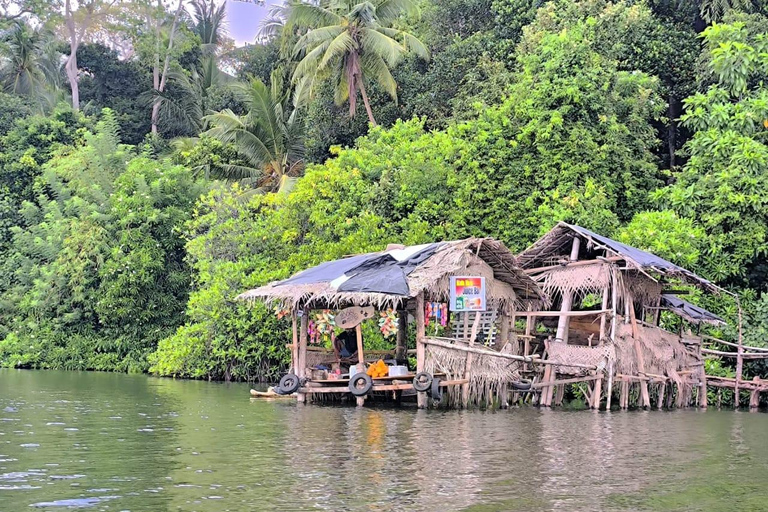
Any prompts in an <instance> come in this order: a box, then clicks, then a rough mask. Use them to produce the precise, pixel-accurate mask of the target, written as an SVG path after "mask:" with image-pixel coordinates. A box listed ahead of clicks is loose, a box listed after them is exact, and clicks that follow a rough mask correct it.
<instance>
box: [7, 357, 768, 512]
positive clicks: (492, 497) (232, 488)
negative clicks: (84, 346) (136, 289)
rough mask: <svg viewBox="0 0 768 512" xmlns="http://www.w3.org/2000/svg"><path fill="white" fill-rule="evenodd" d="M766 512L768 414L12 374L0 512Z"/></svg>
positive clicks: (72, 374)
mask: <svg viewBox="0 0 768 512" xmlns="http://www.w3.org/2000/svg"><path fill="white" fill-rule="evenodd" d="M35 509H42V510H51V511H54V510H78V509H82V510H110V511H123V510H129V511H175V510H189V511H193V510H196V511H251V510H258V511H260V510H280V511H283V510H329V511H347V510H349V511H357V510H359V511H401V510H424V511H452V510H467V511H497V510H509V511H534V512H536V511H545V510H547V511H548V510H553V511H555V510H557V511H560V510H563V511H601V510H605V511H646V510H647V511H766V510H768V415H766V414H762V413H747V412H733V411H716V410H710V411H707V412H700V411H695V410H683V411H674V412H659V411H653V412H623V413H616V412H614V413H605V412H601V413H595V412H589V411H581V412H569V411H546V410H537V409H534V408H527V409H518V410H509V411H499V412H482V411H470V412H461V411H448V412H446V411H418V410H415V409H412V408H403V409H390V408H370V407H368V408H362V409H356V408H354V407H346V406H345V407H333V406H313V405H309V406H299V405H297V404H296V403H294V402H293V401H251V400H249V396H248V386H247V385H244V384H230V385H226V384H218V383H207V382H191V381H174V380H170V379H157V378H152V377H146V376H143V375H120V374H106V373H75V372H42V371H40V372H38V371H11V370H2V371H0V511H29V510H35Z"/></svg>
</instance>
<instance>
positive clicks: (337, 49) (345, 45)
mask: <svg viewBox="0 0 768 512" xmlns="http://www.w3.org/2000/svg"><path fill="white" fill-rule="evenodd" d="M357 49H358V48H357V44H356V43H355V40H354V39H352V37H351V36H350V35H349V32H347V31H346V30H345V31H344V32H342V33H341V34H339V35H338V36H336V38H334V40H333V41H331V42H330V44H329V45H328V48H327V49H326V50H325V53H324V54H323V58H322V59H321V60H320V62H318V63H317V69H318V70H322V69H325V68H326V67H327V66H328V63H329V62H331V61H332V60H334V59H337V58H339V57H342V56H343V55H344V54H346V53H347V52H352V51H356V50H357Z"/></svg>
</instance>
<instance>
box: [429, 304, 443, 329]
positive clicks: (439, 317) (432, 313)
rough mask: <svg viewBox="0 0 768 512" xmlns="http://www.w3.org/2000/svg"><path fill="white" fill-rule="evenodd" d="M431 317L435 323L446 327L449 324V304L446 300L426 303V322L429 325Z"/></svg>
mask: <svg viewBox="0 0 768 512" xmlns="http://www.w3.org/2000/svg"><path fill="white" fill-rule="evenodd" d="M430 318H434V319H435V324H436V326H437V325H441V326H443V327H445V326H446V325H448V304H446V303H445V302H427V303H426V304H425V305H424V323H425V324H426V325H427V326H429V322H430Z"/></svg>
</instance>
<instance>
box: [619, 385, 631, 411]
mask: <svg viewBox="0 0 768 512" xmlns="http://www.w3.org/2000/svg"><path fill="white" fill-rule="evenodd" d="M619 403H620V405H621V408H622V409H627V408H628V407H629V382H627V381H626V379H621V393H620V394H619Z"/></svg>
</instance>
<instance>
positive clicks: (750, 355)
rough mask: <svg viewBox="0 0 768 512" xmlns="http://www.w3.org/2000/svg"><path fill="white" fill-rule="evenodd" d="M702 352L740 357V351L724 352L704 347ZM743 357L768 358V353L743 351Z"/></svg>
mask: <svg viewBox="0 0 768 512" xmlns="http://www.w3.org/2000/svg"><path fill="white" fill-rule="evenodd" d="M701 353H702V354H709V355H712V356H721V357H739V354H738V352H723V351H721V350H712V349H709V348H702V349H701ZM741 357H742V358H743V359H768V354H753V353H751V352H743V353H742V354H741Z"/></svg>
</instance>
